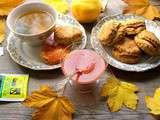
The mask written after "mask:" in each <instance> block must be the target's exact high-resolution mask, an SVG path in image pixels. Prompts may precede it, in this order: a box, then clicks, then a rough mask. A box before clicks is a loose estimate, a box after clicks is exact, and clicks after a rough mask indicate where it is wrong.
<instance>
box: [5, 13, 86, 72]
mask: <svg viewBox="0 0 160 120" xmlns="http://www.w3.org/2000/svg"><path fill="white" fill-rule="evenodd" d="M57 19H58V20H57V23H56V26H55V29H54V31H53V34H52V35H51V36H50V37H49V38H47V39H46V41H45V42H44V43H43V44H42V45H39V46H31V45H28V44H27V43H26V42H22V41H21V40H20V39H19V38H18V37H16V36H14V34H13V33H9V36H8V38H7V50H8V52H9V55H10V56H11V58H12V59H13V60H14V61H15V62H16V63H17V64H19V65H21V66H24V67H26V68H30V69H33V70H53V69H57V68H60V67H61V64H60V63H61V62H62V61H63V59H64V57H65V56H66V55H67V54H69V53H70V52H71V51H72V50H74V49H83V48H85V46H86V44H87V36H86V33H85V29H84V28H83V26H82V25H81V24H80V23H79V22H78V21H77V20H75V19H74V18H72V17H70V16H68V15H63V14H58V18H57Z"/></svg>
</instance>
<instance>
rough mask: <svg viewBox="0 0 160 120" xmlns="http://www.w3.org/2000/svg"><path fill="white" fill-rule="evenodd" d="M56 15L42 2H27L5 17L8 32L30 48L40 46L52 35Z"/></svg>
mask: <svg viewBox="0 0 160 120" xmlns="http://www.w3.org/2000/svg"><path fill="white" fill-rule="evenodd" d="M56 20H57V13H56V11H55V10H54V9H53V8H52V7H51V6H49V5H47V4H45V3H42V2H28V3H24V4H22V5H20V6H18V7H16V8H15V9H14V10H13V11H11V13H10V14H9V15H8V17H7V26H8V28H9V30H10V31H11V32H12V33H13V34H14V36H16V37H18V38H19V39H20V40H21V41H23V42H26V43H28V44H29V45H31V46H37V45H41V44H42V43H43V42H44V41H45V40H46V39H47V38H48V37H49V36H50V35H51V34H52V33H53V30H54V27H55V24H56Z"/></svg>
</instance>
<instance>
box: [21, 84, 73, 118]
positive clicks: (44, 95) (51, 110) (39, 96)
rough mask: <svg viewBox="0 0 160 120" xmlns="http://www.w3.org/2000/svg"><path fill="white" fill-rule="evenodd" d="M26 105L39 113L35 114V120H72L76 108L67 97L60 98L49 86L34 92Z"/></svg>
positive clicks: (33, 116)
mask: <svg viewBox="0 0 160 120" xmlns="http://www.w3.org/2000/svg"><path fill="white" fill-rule="evenodd" d="M24 104H25V105H26V106H28V107H33V108H35V109H36V110H37V111H36V112H34V113H33V115H32V119H33V120H72V114H73V113H74V112H75V107H74V106H73V104H72V103H71V102H70V101H69V99H68V98H67V97H65V96H58V94H57V92H56V91H53V90H52V89H51V88H50V87H48V86H43V87H41V88H40V90H38V91H34V92H32V95H31V96H29V97H28V98H27V99H26V100H25V101H24Z"/></svg>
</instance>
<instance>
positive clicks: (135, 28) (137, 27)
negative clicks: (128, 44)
mask: <svg viewBox="0 0 160 120" xmlns="http://www.w3.org/2000/svg"><path fill="white" fill-rule="evenodd" d="M121 23H122V25H123V26H124V27H125V31H126V34H127V35H136V34H138V33H140V32H141V31H143V30H145V29H146V26H145V22H144V20H140V19H130V20H127V21H122V22H121Z"/></svg>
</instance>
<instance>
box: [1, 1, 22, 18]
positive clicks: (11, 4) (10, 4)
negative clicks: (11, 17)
mask: <svg viewBox="0 0 160 120" xmlns="http://www.w3.org/2000/svg"><path fill="white" fill-rule="evenodd" d="M22 2H24V0H1V1H0V16H6V15H8V14H9V12H10V11H11V10H12V9H13V8H15V7H16V6H18V5H20V4H21V3H22Z"/></svg>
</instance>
